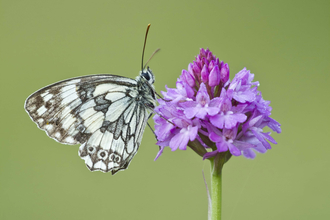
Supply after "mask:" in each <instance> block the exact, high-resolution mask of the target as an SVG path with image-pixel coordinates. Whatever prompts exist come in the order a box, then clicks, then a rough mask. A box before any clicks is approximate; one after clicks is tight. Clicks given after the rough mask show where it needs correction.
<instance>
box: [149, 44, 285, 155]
mask: <svg viewBox="0 0 330 220" xmlns="http://www.w3.org/2000/svg"><path fill="white" fill-rule="evenodd" d="M253 79H254V74H252V73H250V71H249V70H247V69H246V68H244V69H243V70H241V71H240V72H238V73H237V74H236V75H235V77H234V78H233V80H232V81H230V79H229V66H228V64H227V63H224V62H223V61H221V62H220V61H219V59H218V58H216V57H215V56H214V55H213V54H212V52H211V51H210V50H209V49H206V50H205V49H200V53H199V55H197V56H196V59H195V61H193V62H192V63H190V64H189V65H188V70H182V74H181V76H180V78H179V79H178V80H177V83H176V88H167V87H166V88H167V92H162V94H163V96H164V98H163V99H159V100H158V102H159V106H157V107H156V109H155V111H156V113H157V114H156V115H155V116H154V120H155V124H156V125H155V134H156V136H157V139H158V142H157V144H158V145H159V146H160V150H159V152H158V154H157V156H156V159H157V158H158V157H159V156H160V155H161V154H162V152H163V150H164V148H165V147H167V146H169V147H170V148H171V150H172V151H175V150H177V149H180V150H186V147H187V146H189V147H191V149H193V150H194V151H196V152H197V153H198V154H199V155H201V156H203V158H204V159H207V158H211V157H214V156H215V155H217V154H219V153H223V152H225V153H226V152H228V153H229V154H230V155H234V156H240V155H243V156H245V157H246V158H250V159H252V158H255V156H256V152H259V153H265V152H266V151H267V150H269V149H271V145H270V143H269V142H271V143H273V144H276V141H275V140H274V139H273V138H272V137H271V136H270V132H264V131H263V128H264V127H266V126H268V127H269V128H271V129H272V130H273V131H275V132H277V133H280V132H281V127H280V126H281V125H280V124H279V123H278V122H277V121H275V120H274V119H272V118H270V114H271V110H272V108H271V107H270V106H269V104H270V102H269V101H265V100H264V99H263V98H262V95H261V92H260V91H258V86H259V82H253ZM210 150H212V151H210ZM229 158H230V157H229Z"/></svg>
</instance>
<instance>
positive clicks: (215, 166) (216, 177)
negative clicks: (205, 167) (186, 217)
mask: <svg viewBox="0 0 330 220" xmlns="http://www.w3.org/2000/svg"><path fill="white" fill-rule="evenodd" d="M225 162H226V160H225V157H224V155H221V154H217V155H216V156H215V158H213V159H212V160H211V201H212V215H211V219H212V220H220V219H221V196H222V193H221V185H222V184H221V180H222V178H221V174H222V167H223V165H224V163H225Z"/></svg>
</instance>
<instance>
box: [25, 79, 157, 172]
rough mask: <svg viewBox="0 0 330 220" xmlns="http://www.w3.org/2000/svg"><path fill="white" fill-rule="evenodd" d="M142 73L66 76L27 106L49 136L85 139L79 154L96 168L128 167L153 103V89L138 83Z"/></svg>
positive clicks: (70, 140)
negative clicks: (128, 76) (134, 78)
mask: <svg viewBox="0 0 330 220" xmlns="http://www.w3.org/2000/svg"><path fill="white" fill-rule="evenodd" d="M141 78H142V77H141ZM141 78H140V77H138V78H137V80H133V79H129V78H126V77H121V76H115V75H93V76H85V77H78V78H74V79H69V80H64V81H61V82H58V83H55V84H52V85H50V86H47V87H45V88H42V89H40V90H38V91H37V92H35V93H33V94H32V95H31V96H29V97H28V99H27V100H26V102H25V109H26V111H27V112H28V114H29V115H30V117H31V119H32V120H33V121H34V122H35V123H36V124H37V125H38V127H39V128H40V129H42V130H44V131H46V133H47V135H48V136H49V137H51V138H53V139H55V140H56V141H58V142H60V143H64V144H81V146H80V148H79V156H80V157H81V158H82V159H84V160H85V163H86V165H87V167H88V168H89V169H90V170H91V171H94V170H101V171H103V172H109V171H111V172H112V174H114V173H116V172H117V171H119V170H121V169H126V168H127V166H128V164H129V163H130V161H131V160H132V158H133V156H134V155H135V154H136V152H137V150H138V147H139V145H140V143H141V139H142V134H143V131H144V129H145V126H146V123H147V119H148V115H149V114H150V113H149V110H150V106H153V104H154V103H153V102H154V93H153V90H152V89H151V90H149V89H148V88H149V87H150V86H149V87H148V86H147V87H145V86H139V85H141V83H147V82H145V80H143V79H141ZM141 81H143V82H141ZM139 83H140V84H139ZM141 94H142V95H141ZM150 101H151V103H149V104H148V102H150ZM148 106H149V109H148Z"/></svg>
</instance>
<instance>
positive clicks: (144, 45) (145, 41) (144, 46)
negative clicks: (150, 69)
mask: <svg viewBox="0 0 330 220" xmlns="http://www.w3.org/2000/svg"><path fill="white" fill-rule="evenodd" d="M149 28H150V24H148V27H147V30H146V36H145V37H144V44H143V50H142V64H141V68H142V69H141V71H143V69H144V67H143V57H144V50H145V48H146V44H147V37H148V32H149Z"/></svg>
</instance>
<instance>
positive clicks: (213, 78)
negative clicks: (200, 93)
mask: <svg viewBox="0 0 330 220" xmlns="http://www.w3.org/2000/svg"><path fill="white" fill-rule="evenodd" d="M219 83H220V70H219V66H218V65H217V66H214V67H213V69H212V71H211V73H210V75H209V85H210V86H211V87H214V86H217V85H219Z"/></svg>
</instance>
